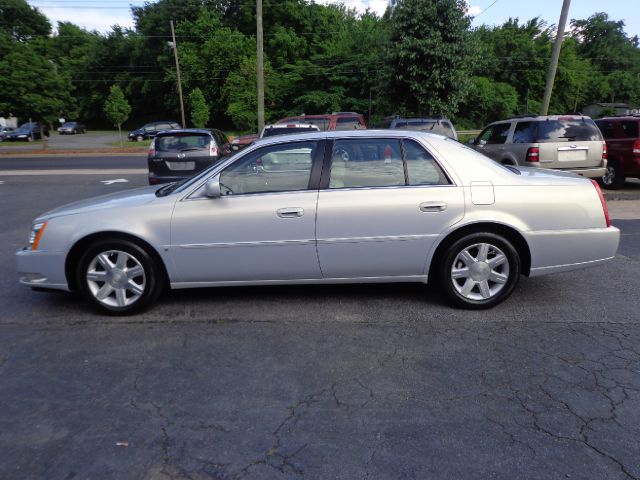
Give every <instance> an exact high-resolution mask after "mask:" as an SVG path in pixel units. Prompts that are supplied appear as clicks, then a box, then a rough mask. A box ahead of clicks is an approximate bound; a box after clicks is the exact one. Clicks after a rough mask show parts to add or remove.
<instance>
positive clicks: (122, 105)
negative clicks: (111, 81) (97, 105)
mask: <svg viewBox="0 0 640 480" xmlns="http://www.w3.org/2000/svg"><path fill="white" fill-rule="evenodd" d="M104 113H105V114H106V116H107V119H108V120H109V121H110V122H111V123H112V124H113V125H114V126H116V125H117V126H118V135H119V136H120V147H122V146H123V145H122V124H123V123H124V122H126V121H127V119H128V118H129V114H130V113H131V106H130V105H129V102H127V99H126V98H125V96H124V93H122V90H121V89H120V87H119V86H118V85H111V90H110V93H109V96H108V97H107V100H106V102H104Z"/></svg>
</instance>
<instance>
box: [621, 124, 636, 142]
mask: <svg viewBox="0 0 640 480" xmlns="http://www.w3.org/2000/svg"><path fill="white" fill-rule="evenodd" d="M639 124H640V122H633V121H627V122H621V124H620V125H621V126H622V131H623V132H624V136H625V138H636V137H640V133H638V125H639Z"/></svg>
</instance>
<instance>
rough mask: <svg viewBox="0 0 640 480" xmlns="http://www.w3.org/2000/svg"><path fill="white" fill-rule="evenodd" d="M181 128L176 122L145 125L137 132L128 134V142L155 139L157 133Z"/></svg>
mask: <svg viewBox="0 0 640 480" xmlns="http://www.w3.org/2000/svg"><path fill="white" fill-rule="evenodd" d="M180 128H182V127H181V126H180V124H179V123H177V122H168V121H163V122H151V123H147V124H146V125H144V126H143V127H140V128H138V129H137V130H132V131H130V132H129V140H131V141H132V142H133V141H135V142H141V141H143V140H145V139H148V138H153V137H155V136H156V135H157V134H158V132H161V131H163V130H177V129H180Z"/></svg>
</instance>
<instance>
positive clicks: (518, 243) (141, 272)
mask: <svg viewBox="0 0 640 480" xmlns="http://www.w3.org/2000/svg"><path fill="white" fill-rule="evenodd" d="M619 239H620V231H619V230H618V229H617V228H615V227H613V226H611V222H610V220H609V216H608V213H607V206H606V203H605V201H604V198H603V196H602V193H601V191H600V188H599V187H598V185H597V183H595V182H594V181H590V180H588V179H585V178H582V177H580V176H577V175H574V174H570V173H564V172H558V171H552V170H542V169H532V168H525V167H520V168H517V167H512V166H510V167H505V166H502V165H499V164H497V163H495V162H493V161H492V160H490V159H488V158H487V157H485V156H484V155H481V154H479V153H477V152H475V151H474V150H472V149H470V148H468V147H465V146H463V145H461V144H460V143H458V142H456V141H454V140H451V139H449V138H446V137H442V136H439V135H433V134H427V133H423V132H414V131H407V130H404V131H403V130H383V131H375V130H355V131H335V132H316V133H311V134H296V135H283V136H277V137H272V138H266V139H263V140H258V141H256V142H255V143H254V144H252V145H251V146H249V147H247V149H245V150H243V151H242V152H240V153H238V154H236V155H234V156H231V157H229V158H228V159H226V160H222V161H221V162H219V163H216V164H215V165H213V166H212V167H210V168H209V169H207V170H204V171H203V172H201V173H200V174H198V175H197V176H195V177H192V178H190V179H187V180H185V181H182V182H176V183H171V184H167V185H165V186H163V187H161V188H158V187H157V186H150V187H145V188H140V189H135V190H129V191H124V192H120V193H114V194H111V195H107V196H103V197H98V198H94V199H90V200H87V201H84V202H77V203H74V204H71V205H67V206H65V207H61V208H58V209H56V210H52V211H50V212H48V213H45V214H43V215H41V216H39V217H38V218H36V219H35V220H34V222H33V224H32V226H31V235H30V237H29V243H28V246H26V247H25V248H23V249H22V250H19V251H18V252H17V254H16V255H17V267H18V272H19V276H20V282H21V283H23V284H25V285H29V286H32V287H38V288H39V289H42V288H50V289H59V290H75V291H79V292H81V293H82V294H83V295H84V296H85V297H86V299H87V300H88V301H89V302H91V303H92V304H93V305H95V306H96V307H98V308H99V309H101V310H102V311H104V312H108V313H112V314H129V313H134V312H137V311H140V310H141V309H142V308H144V307H146V306H148V305H149V304H151V303H152V302H154V301H155V300H157V299H158V298H159V295H160V293H161V292H162V290H163V288H168V287H170V288H192V287H213V286H229V285H273V284H321V283H376V282H420V283H427V281H429V282H430V283H435V284H437V285H439V286H440V287H441V288H442V289H443V291H444V293H445V294H446V296H447V297H448V298H449V299H450V300H451V302H452V303H453V304H454V305H457V306H460V307H464V308H487V307H491V306H493V305H496V304H497V303H499V302H501V301H503V300H505V299H506V298H507V297H508V296H509V295H510V294H511V292H512V291H513V289H514V287H515V286H516V284H517V282H518V279H519V277H520V275H527V276H537V275H543V274H547V273H554V272H564V271H567V270H573V269H577V268H583V267H587V266H595V265H599V264H602V263H604V262H607V261H609V260H611V259H612V258H614V256H615V254H616V250H617V248H618V242H619ZM586 294H587V293H585V295H586Z"/></svg>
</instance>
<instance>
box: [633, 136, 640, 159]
mask: <svg viewBox="0 0 640 480" xmlns="http://www.w3.org/2000/svg"><path fill="white" fill-rule="evenodd" d="M633 155H634V156H635V157H640V140H636V141H635V142H633Z"/></svg>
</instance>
